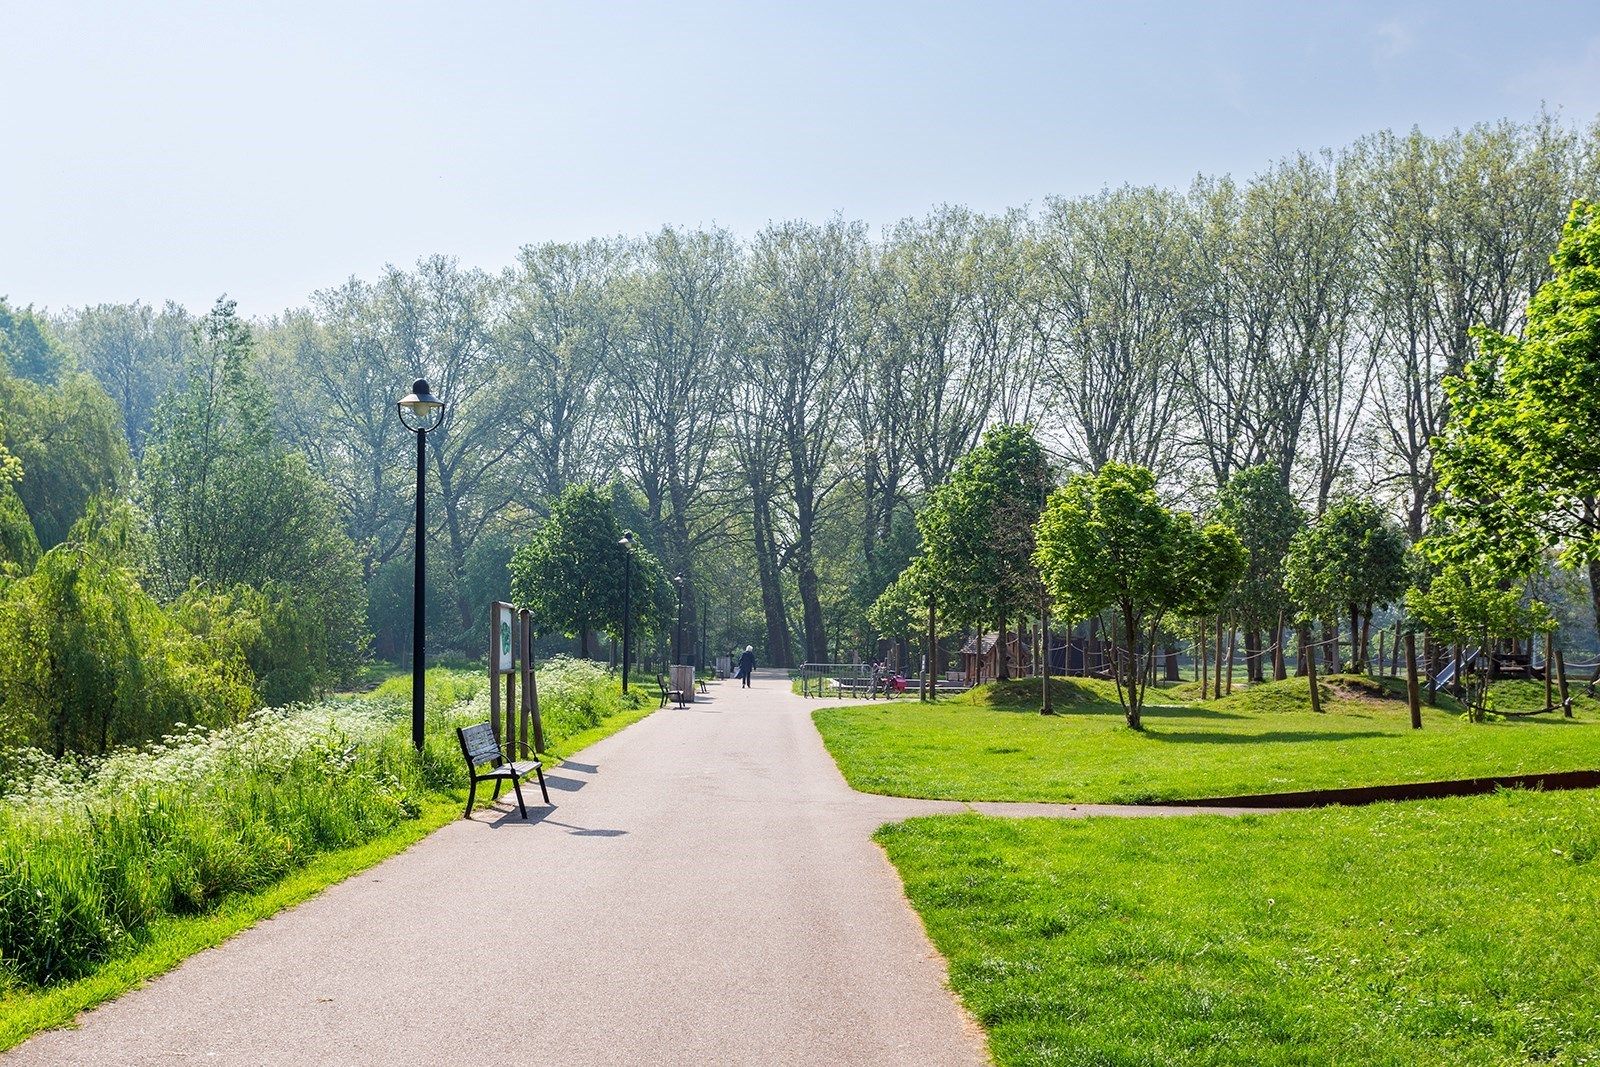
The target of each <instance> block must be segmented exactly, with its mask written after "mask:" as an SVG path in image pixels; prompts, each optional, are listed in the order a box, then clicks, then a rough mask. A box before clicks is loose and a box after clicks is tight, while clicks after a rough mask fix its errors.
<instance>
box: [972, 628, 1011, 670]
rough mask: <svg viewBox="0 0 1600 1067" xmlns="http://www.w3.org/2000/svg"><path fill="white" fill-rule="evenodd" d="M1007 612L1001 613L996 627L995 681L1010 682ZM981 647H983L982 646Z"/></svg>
mask: <svg viewBox="0 0 1600 1067" xmlns="http://www.w3.org/2000/svg"><path fill="white" fill-rule="evenodd" d="M1009 636H1010V635H1009V634H1007V633H1006V616H1005V612H1001V613H1000V617H999V619H997V620H996V621H995V627H994V663H995V668H994V677H995V681H997V682H998V681H1009V680H1010V678H1011V656H1010V654H1009V652H1010V650H1009V648H1008V647H1007V644H1008V642H1007V640H1006V639H1007V638H1008V637H1009ZM979 647H982V646H981V645H980V646H979Z"/></svg>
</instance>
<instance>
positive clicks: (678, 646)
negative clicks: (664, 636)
mask: <svg viewBox="0 0 1600 1067" xmlns="http://www.w3.org/2000/svg"><path fill="white" fill-rule="evenodd" d="M672 584H673V585H675V586H677V587H678V615H677V618H676V619H675V620H674V622H673V626H672V629H673V634H672V644H673V653H672V662H674V663H677V664H682V663H683V575H681V574H674V575H673V576H672Z"/></svg>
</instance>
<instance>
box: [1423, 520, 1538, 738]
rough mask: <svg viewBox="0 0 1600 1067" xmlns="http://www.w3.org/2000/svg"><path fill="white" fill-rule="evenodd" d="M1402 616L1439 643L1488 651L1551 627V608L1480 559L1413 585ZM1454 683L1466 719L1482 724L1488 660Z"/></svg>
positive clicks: (1444, 566)
mask: <svg viewBox="0 0 1600 1067" xmlns="http://www.w3.org/2000/svg"><path fill="white" fill-rule="evenodd" d="M1423 544H1424V545H1425V546H1426V545H1428V542H1427V541H1426V540H1425V541H1424V542H1423ZM1432 547H1435V548H1436V547H1437V546H1432ZM1406 614H1407V615H1409V616H1410V617H1411V619H1412V621H1413V622H1414V623H1415V624H1416V625H1418V626H1420V627H1421V628H1422V629H1423V630H1426V631H1427V632H1428V634H1429V635H1430V636H1432V637H1433V638H1435V639H1437V640H1441V641H1445V642H1448V643H1450V644H1455V645H1464V644H1477V645H1478V646H1479V647H1480V648H1482V649H1484V650H1485V652H1486V653H1487V651H1488V650H1489V649H1490V648H1492V647H1493V644H1492V641H1493V640H1494V639H1496V638H1517V639H1522V638H1526V637H1532V636H1533V635H1534V634H1541V633H1548V632H1549V631H1550V630H1552V629H1554V627H1555V619H1554V617H1552V616H1551V614H1550V609H1549V608H1547V607H1545V605H1543V604H1541V603H1539V602H1538V601H1537V600H1532V599H1530V598H1528V597H1526V596H1524V595H1523V592H1522V588H1521V583H1520V582H1515V583H1513V582H1511V581H1508V580H1506V579H1504V578H1503V577H1502V576H1501V575H1500V574H1498V573H1497V572H1496V570H1495V568H1493V567H1492V566H1487V565H1485V564H1484V561H1481V560H1480V561H1479V562H1478V565H1476V566H1474V565H1470V564H1464V563H1462V562H1458V561H1451V562H1444V563H1443V564H1442V565H1441V566H1440V567H1439V569H1438V570H1437V571H1436V572H1435V573H1434V574H1432V575H1431V577H1430V579H1429V581H1428V583H1427V586H1426V588H1420V587H1413V588H1412V589H1410V590H1409V591H1408V592H1407V593H1406ZM1462 673H1463V674H1465V673H1466V672H1465V670H1463V672H1462ZM1456 684H1457V685H1459V686H1460V687H1461V692H1462V695H1463V698H1464V700H1465V703H1466V705H1467V716H1468V718H1470V719H1471V720H1472V721H1473V722H1482V721H1483V719H1484V713H1485V712H1486V711H1487V710H1488V689H1489V672H1488V656H1487V655H1484V656H1482V657H1480V659H1479V665H1478V669H1477V670H1476V671H1475V672H1473V674H1472V675H1471V677H1470V679H1469V678H1467V677H1462V678H1457V679H1456Z"/></svg>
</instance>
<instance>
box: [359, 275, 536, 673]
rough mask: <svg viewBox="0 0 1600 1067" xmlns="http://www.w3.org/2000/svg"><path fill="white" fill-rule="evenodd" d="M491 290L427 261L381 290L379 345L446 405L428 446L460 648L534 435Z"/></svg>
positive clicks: (486, 283) (475, 278)
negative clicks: (489, 532) (501, 345)
mask: <svg viewBox="0 0 1600 1067" xmlns="http://www.w3.org/2000/svg"><path fill="white" fill-rule="evenodd" d="M495 288H496V286H495V282H494V281H493V279H491V278H489V277H488V276H487V275H486V274H484V273H483V272H482V271H478V270H462V269H461V268H460V266H459V265H458V264H457V263H456V262H455V261H454V260H453V259H449V258H447V257H444V256H430V257H428V258H426V259H423V260H422V261H420V262H419V263H418V264H417V268H416V270H415V271H413V272H410V273H407V272H404V271H400V270H396V269H395V268H393V267H390V268H389V269H388V270H386V271H385V272H384V275H383V278H382V279H381V281H380V282H379V283H378V302H379V306H380V307H381V308H382V314H383V320H382V321H383V326H384V332H383V334H382V335H380V338H379V340H380V342H381V343H382V344H383V346H384V347H385V350H386V351H387V352H389V353H390V354H391V355H392V358H394V359H395V360H396V361H397V362H398V363H399V365H401V366H404V367H410V368H414V369H415V370H414V376H415V377H419V378H426V379H427V380H428V381H429V382H430V383H431V384H432V386H433V391H434V395H436V396H440V397H443V398H444V399H445V401H446V406H445V408H444V412H443V415H442V417H441V420H440V423H439V426H438V428H437V429H436V430H432V431H430V432H429V433H428V447H429V450H430V452H431V454H432V459H433V463H434V473H435V476H436V477H437V478H438V490H437V494H436V495H435V497H434V503H435V504H436V505H437V507H438V509H439V512H441V513H442V518H443V525H444V532H445V549H446V552H447V556H446V559H447V560H448V563H449V576H450V578H451V579H452V580H453V582H452V584H453V585H454V587H455V602H456V611H457V616H458V618H459V621H460V627H461V630H460V635H461V636H460V640H461V642H463V643H464V642H465V641H466V639H467V635H468V634H469V633H470V632H471V631H472V630H473V628H474V626H475V625H476V624H477V623H478V621H479V620H480V618H481V616H482V612H483V610H484V607H483V605H480V604H474V603H473V600H472V596H471V593H470V589H469V586H468V583H467V581H466V577H467V557H468V553H469V552H470V551H471V549H472V547H473V545H474V544H475V543H476V541H477V539H478V536H479V535H480V534H481V533H483V532H484V530H485V529H486V528H487V527H489V526H490V525H491V524H492V523H493V522H495V521H496V519H497V518H498V517H499V516H500V515H501V514H502V512H503V511H504V509H505V507H506V506H507V505H508V504H509V503H510V502H511V501H512V500H514V499H516V498H517V497H518V496H519V494H520V490H519V488H518V487H517V486H516V484H515V483H514V482H513V481H512V479H511V478H510V477H509V473H510V470H511V467H512V461H513V459H514V458H515V457H516V456H517V454H518V451H519V449H520V448H521V447H522V445H523V443H524V441H525V440H526V439H527V435H528V427H527V424H526V423H525V422H524V421H523V420H522V419H521V418H520V412H521V410H522V404H523V397H522V388H523V386H524V384H525V383H524V380H523V378H522V376H521V375H520V374H519V373H518V367H517V366H516V364H515V363H513V362H511V361H510V360H507V359H506V358H504V354H503V353H502V352H500V351H499V350H498V349H497V348H496V347H495V345H494V343H493V342H494V335H493V332H492V330H491V307H492V300H493V298H494V295H495Z"/></svg>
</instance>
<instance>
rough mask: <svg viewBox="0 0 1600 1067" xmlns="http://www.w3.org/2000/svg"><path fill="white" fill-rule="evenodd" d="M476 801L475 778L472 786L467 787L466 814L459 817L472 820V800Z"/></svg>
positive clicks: (476, 786)
mask: <svg viewBox="0 0 1600 1067" xmlns="http://www.w3.org/2000/svg"><path fill="white" fill-rule="evenodd" d="M477 799H478V780H477V779H476V778H474V779H473V780H472V784H471V785H468V786H467V813H466V814H465V815H463V816H461V817H462V818H463V819H470V818H472V802H473V801H474V800H477Z"/></svg>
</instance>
